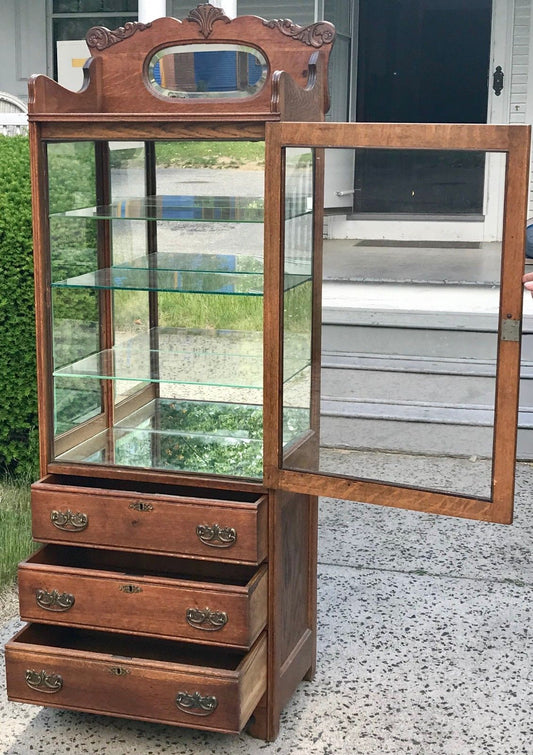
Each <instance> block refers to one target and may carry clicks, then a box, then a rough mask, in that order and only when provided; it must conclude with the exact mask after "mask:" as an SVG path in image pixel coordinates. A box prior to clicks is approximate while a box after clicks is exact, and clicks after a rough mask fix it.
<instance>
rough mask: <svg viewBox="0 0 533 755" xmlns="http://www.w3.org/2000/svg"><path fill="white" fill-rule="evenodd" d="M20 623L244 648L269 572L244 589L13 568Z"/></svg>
mask: <svg viewBox="0 0 533 755" xmlns="http://www.w3.org/2000/svg"><path fill="white" fill-rule="evenodd" d="M19 600H20V614H21V617H22V619H23V620H24V621H35V622H39V623H53V624H60V625H63V626H74V627H76V626H77V627H86V628H92V629H104V630H109V631H114V632H126V633H130V634H139V635H149V636H154V637H166V638H168V639H179V640H185V641H188V640H192V641H194V642H200V643H203V644H213V645H225V646H231V647H236V648H243V649H247V648H250V647H251V646H252V644H253V642H254V641H255V639H256V638H257V636H258V635H259V633H260V632H261V630H262V629H263V628H264V626H265V624H266V617H267V570H266V567H265V566H263V567H260V569H259V572H258V573H257V574H256V575H255V576H254V578H253V579H252V580H251V581H250V583H249V584H248V585H246V586H244V587H234V586H231V585H230V586H228V585H218V584H215V585H213V584H210V583H204V584H202V583H201V582H198V581H195V583H194V585H191V584H187V581H185V580H179V579H175V580H172V579H168V578H165V579H158V578H156V577H150V578H148V577H129V576H127V575H126V574H117V573H113V572H108V573H106V572H102V571H99V572H97V573H92V572H91V571H90V570H88V569H87V570H84V569H72V568H63V567H58V566H51V565H46V566H43V565H42V564H40V565H32V564H31V563H26V564H23V565H21V567H20V568H19Z"/></svg>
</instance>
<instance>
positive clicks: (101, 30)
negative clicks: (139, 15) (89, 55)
mask: <svg viewBox="0 0 533 755" xmlns="http://www.w3.org/2000/svg"><path fill="white" fill-rule="evenodd" d="M151 25H152V24H151V23H148V24H142V23H141V22H140V21H128V22H127V23H125V24H124V26H119V27H118V29H114V30H113V31H110V30H109V29H106V27H105V26H93V27H92V28H91V29H89V31H88V32H87V36H86V37H85V41H86V42H87V47H88V48H89V49H92V48H96V49H97V50H105V49H107V48H108V47H111V46H112V45H116V44H117V42H122V40H123V39H128V37H132V36H133V35H134V34H135V33H136V32H138V31H144V30H145V29H148V28H149V27H150V26H151Z"/></svg>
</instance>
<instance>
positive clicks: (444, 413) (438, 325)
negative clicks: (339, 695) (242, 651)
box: [282, 149, 527, 498]
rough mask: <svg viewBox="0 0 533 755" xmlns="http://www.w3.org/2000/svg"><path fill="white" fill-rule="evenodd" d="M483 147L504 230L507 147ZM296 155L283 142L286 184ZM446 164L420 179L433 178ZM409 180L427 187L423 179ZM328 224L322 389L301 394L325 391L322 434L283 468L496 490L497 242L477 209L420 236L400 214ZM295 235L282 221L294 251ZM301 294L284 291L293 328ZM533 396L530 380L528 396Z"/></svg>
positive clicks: (287, 402)
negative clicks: (433, 234) (441, 233)
mask: <svg viewBox="0 0 533 755" xmlns="http://www.w3.org/2000/svg"><path fill="white" fill-rule="evenodd" d="M365 151H367V152H369V153H372V152H373V150H370V149H368V150H365ZM359 152H360V150H358V151H356V152H355V154H354V155H353V158H354V159H353V163H352V160H348V161H346V162H347V164H349V165H351V164H355V172H356V175H355V179H354V186H355V187H356V190H357V187H358V186H359V183H358V176H357V172H358V170H359V168H360V167H361V168H362V169H363V170H364V171H365V173H366V172H367V171H368V168H369V165H372V164H374V163H373V160H372V154H370V157H369V159H366V160H365V161H364V162H363V165H362V166H361V165H360V160H359V156H360V155H359ZM330 154H332V155H333V159H335V153H334V150H326V154H325V159H326V175H328V170H327V167H328V166H327V161H328V159H329V155H330ZM476 156H477V155H474V157H476ZM454 158H455V162H454V166H455V168H456V169H457V171H458V172H459V173H461V175H462V172H463V168H464V167H465V166H468V165H471V164H472V162H475V160H473V157H472V153H470V152H466V153H457V151H454ZM480 158H481V160H482V161H484V162H486V164H487V169H488V170H489V171H490V173H491V176H492V179H491V180H492V181H493V184H494V185H493V189H494V191H492V190H491V191H492V193H491V195H490V196H486V197H485V199H484V212H485V227H490V228H491V229H493V231H494V233H495V235H497V229H498V228H500V229H501V227H502V212H503V208H502V204H503V203H502V202H498V201H494V197H497V196H498V192H499V193H500V196H503V181H504V178H505V156H504V155H500V154H496V155H494V154H485V153H482V154H481V156H480ZM297 159H298V150H292V149H287V150H286V162H287V170H286V182H287V191H292V189H291V182H292V181H293V169H292V167H291V166H292V165H293V163H294V161H295V160H297ZM337 164H338V163H337ZM375 164H377V163H375ZM329 175H330V180H331V181H332V182H333V183H332V184H331V185H330V186H329V187H326V193H327V191H328V190H329V191H330V192H331V193H333V192H334V191H335V190H346V188H347V184H346V176H341V175H338V174H337V173H335V172H331V173H330V174H329ZM440 175H441V174H440V173H439V172H437V173H436V174H435V176H433V177H432V176H430V175H427V174H426V175H425V177H424V180H425V181H430V180H432V181H434V182H437V183H438V182H439V181H440ZM404 178H405V176H404ZM335 181H337V184H335ZM498 183H499V186H498ZM398 185H399V184H398ZM395 186H396V188H397V185H394V186H393V187H392V188H393V189H394V187H395ZM454 187H456V188H457V190H458V191H463V186H462V183H461V182H460V181H459V179H458V181H457V183H454V182H453V171H452V174H451V179H450V181H449V182H447V183H446V186H443V187H438V186H434V187H433V188H434V189H435V192H436V193H437V194H438V193H439V191H440V192H442V195H443V196H444V198H445V195H446V194H447V193H448V192H452V191H454ZM409 191H410V192H411V191H412V192H415V193H416V192H417V191H418V189H417V184H416V182H415V183H412V185H410V189H409ZM464 201H465V206H468V198H467V197H465V200H464ZM290 222H291V221H287V222H286V225H288V224H289V223H290ZM327 227H328V238H327V239H325V240H324V254H323V271H322V277H321V280H320V281H316V282H315V285H316V284H317V283H319V284H320V287H321V300H322V309H321V336H322V344H321V353H320V354H319V355H316V357H315V356H314V355H313V369H316V373H315V377H314V382H313V391H311V390H310V389H309V390H308V392H307V393H306V394H305V396H304V394H303V393H302V396H303V397H304V398H305V401H304V402H303V403H302V404H300V405H301V406H305V405H306V404H310V405H311V407H312V411H314V409H313V406H314V404H313V402H315V401H316V412H317V413H318V414H319V416H320V447H319V451H318V452H317V454H316V457H315V458H314V459H313V458H312V457H311V456H309V457H307V458H305V459H304V458H303V457H302V456H299V457H295V456H291V455H290V454H286V455H285V457H284V460H283V462H282V465H283V467H284V468H287V469H296V470H303V471H314V472H319V473H321V474H331V475H335V476H341V477H343V478H345V477H348V478H350V477H352V478H354V479H362V480H377V481H380V482H385V483H390V484H393V485H398V484H399V485H404V486H407V487H412V488H413V489H415V488H418V487H420V488H427V489H430V490H434V491H437V492H444V493H451V494H459V495H464V496H475V497H478V496H482V497H486V498H490V496H491V478H492V454H493V438H494V407H495V386H496V356H497V349H498V328H499V320H500V315H499V306H500V268H501V254H502V247H501V242H499V241H490V242H480V241H479V240H477V239H478V238H479V235H478V234H479V232H480V231H479V228H476V224H475V223H472V222H471V223H455V224H454V226H453V228H454V238H453V239H450V238H449V236H448V237H447V238H446V237H444V238H443V239H442V240H440V241H421V240H420V237H421V236H422V238H424V234H425V233H426V231H424V229H423V228H422V226H421V225H420V224H413V223H409V224H408V223H407V222H406V221H405V222H403V223H402V222H401V220H400V219H399V218H396V221H395V223H394V224H392V223H390V222H389V223H386V222H385V221H384V220H383V218H382V217H381V216H379V217H377V218H375V219H373V218H371V217H369V216H365V217H359V216H355V217H350V216H346V215H345V214H344V215H343V214H340V213H336V214H331V215H329V216H327ZM389 229H390V231H389ZM387 236H389V238H387ZM383 237H385V238H383ZM293 248H294V243H293V241H292V238H291V236H290V235H289V234H287V233H286V238H285V257H286V264H289V263H290V260H291V258H292V256H293V254H294V252H293ZM303 289H304V286H302V287H300V288H299V289H297V292H298V293H299V292H300V291H301V290H303ZM292 294H293V292H292V291H290V292H287V293H285V295H284V302H285V304H284V319H285V325H284V332H285V336H286V335H287V334H288V333H290V332H292V331H293V328H294V326H293V314H292V310H291V305H290V297H291V296H292ZM289 349H290V345H289V344H288V343H287V341H286V340H285V341H284V350H285V353H287V352H288V351H289ZM286 377H289V375H288V374H286ZM290 386H291V381H290V380H287V381H286V382H285V384H284V385H283V389H282V390H283V405H284V412H286V411H287V407H291V408H292V406H294V401H293V395H292V394H291V393H290ZM526 396H527V393H526V391H525V390H524V391H523V392H522V401H526V400H527V399H526ZM315 397H316V398H315Z"/></svg>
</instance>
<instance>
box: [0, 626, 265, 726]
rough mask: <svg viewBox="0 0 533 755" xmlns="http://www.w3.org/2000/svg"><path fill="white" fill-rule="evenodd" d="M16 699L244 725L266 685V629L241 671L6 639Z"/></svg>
mask: <svg viewBox="0 0 533 755" xmlns="http://www.w3.org/2000/svg"><path fill="white" fill-rule="evenodd" d="M6 673H7V690H8V697H9V699H10V700H13V701H16V702H24V703H34V704H37V705H45V706H51V707H55V708H68V709H71V710H80V711H86V712H90V713H100V714H107V715H118V716H125V717H128V718H135V719H139V720H145V721H155V722H159V723H166V724H176V725H179V726H186V727H192V728H195V729H209V730H213V731H221V732H228V733H238V732H239V731H241V730H242V729H243V727H244V726H245V724H246V722H247V721H248V719H249V718H250V716H251V714H252V712H253V710H254V708H255V707H256V706H257V704H258V702H259V700H260V699H261V697H262V695H263V694H264V692H265V689H266V638H265V637H264V636H263V637H261V639H260V640H258V643H257V644H256V645H255V646H254V648H253V650H251V651H250V653H249V654H248V655H247V656H246V657H245V658H244V660H243V661H242V663H241V665H240V666H239V668H238V669H236V670H235V671H227V670H222V671H218V670H217V669H211V668H193V667H188V666H186V665H181V666H180V665H178V664H173V663H171V662H161V661H158V662H154V661H150V660H144V659H143V660H139V659H131V658H127V659H126V658H120V657H111V656H105V655H99V654H95V653H92V652H87V653H84V652H83V651H80V650H75V651H73V650H68V649H62V648H55V647H50V648H48V647H46V646H38V647H36V646H34V645H25V644H24V643H21V644H19V643H14V642H13V641H12V642H11V643H8V645H7V647H6Z"/></svg>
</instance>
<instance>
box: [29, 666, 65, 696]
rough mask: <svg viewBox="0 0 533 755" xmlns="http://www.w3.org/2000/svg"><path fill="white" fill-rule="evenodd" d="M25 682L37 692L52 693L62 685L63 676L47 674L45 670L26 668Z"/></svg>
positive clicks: (57, 690)
mask: <svg viewBox="0 0 533 755" xmlns="http://www.w3.org/2000/svg"><path fill="white" fill-rule="evenodd" d="M26 684H27V685H28V687H31V689H34V690H36V691H37V692H45V693H46V694H47V695H53V694H54V693H55V692H59V691H60V690H61V688H62V687H63V678H62V677H61V676H59V674H48V673H47V672H46V671H34V670H33V669H27V671H26Z"/></svg>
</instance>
